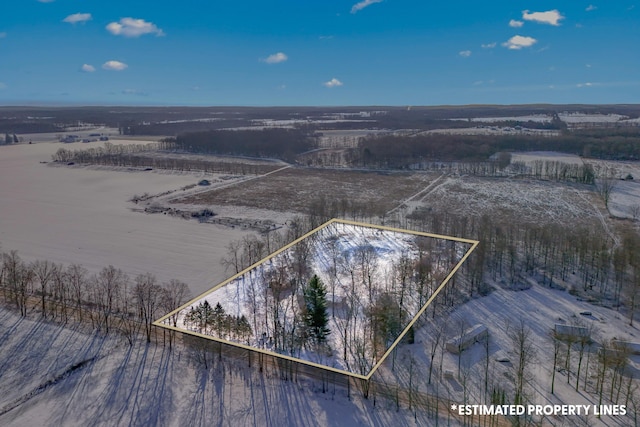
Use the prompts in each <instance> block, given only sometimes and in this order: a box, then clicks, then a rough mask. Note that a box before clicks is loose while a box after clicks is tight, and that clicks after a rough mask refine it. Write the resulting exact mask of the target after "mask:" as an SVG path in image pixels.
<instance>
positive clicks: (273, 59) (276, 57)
mask: <svg viewBox="0 0 640 427" xmlns="http://www.w3.org/2000/svg"><path fill="white" fill-rule="evenodd" d="M287 59H289V57H288V56H287V55H285V54H284V53H282V52H278V53H274V54H273V55H269V56H267V57H266V58H265V59H261V61H264V62H266V63H267V64H278V63H280V62H284V61H286V60H287Z"/></svg>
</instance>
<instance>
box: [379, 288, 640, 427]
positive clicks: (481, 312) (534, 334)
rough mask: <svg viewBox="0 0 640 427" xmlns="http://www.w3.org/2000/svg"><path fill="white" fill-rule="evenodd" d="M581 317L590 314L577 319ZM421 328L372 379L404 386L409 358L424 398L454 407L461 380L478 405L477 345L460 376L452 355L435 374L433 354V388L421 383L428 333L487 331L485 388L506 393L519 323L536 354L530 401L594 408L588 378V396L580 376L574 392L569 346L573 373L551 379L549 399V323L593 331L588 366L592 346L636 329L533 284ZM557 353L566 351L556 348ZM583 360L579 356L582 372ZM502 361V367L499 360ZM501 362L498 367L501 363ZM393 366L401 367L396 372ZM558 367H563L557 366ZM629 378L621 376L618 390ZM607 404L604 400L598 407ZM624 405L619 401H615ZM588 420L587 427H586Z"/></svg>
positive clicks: (632, 362)
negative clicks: (438, 399)
mask: <svg viewBox="0 0 640 427" xmlns="http://www.w3.org/2000/svg"><path fill="white" fill-rule="evenodd" d="M581 313H591V314H590V315H583V314H581ZM423 320H424V321H425V324H424V326H423V327H422V328H420V329H419V330H418V331H417V333H416V343H415V344H413V345H408V344H402V345H401V346H399V347H398V355H397V358H396V369H395V371H393V372H392V370H391V364H390V363H389V362H386V363H385V364H384V365H382V367H381V368H380V370H378V374H379V375H381V376H382V377H383V378H385V379H386V381H389V382H390V381H395V378H400V379H401V383H402V384H403V385H404V386H405V387H408V385H409V378H408V372H407V371H408V367H409V359H410V358H413V360H414V364H415V365H414V367H413V372H420V373H421V374H420V376H419V377H417V378H414V381H413V384H414V385H415V384H416V383H417V384H418V389H419V390H424V391H428V392H430V393H435V392H436V390H437V392H438V393H439V394H440V395H441V396H444V397H448V398H449V399H451V400H454V401H458V402H461V401H463V399H464V392H463V387H462V381H463V379H461V378H464V379H466V381H467V387H468V390H467V393H468V395H467V399H468V401H469V403H471V404H477V403H482V402H483V399H484V392H483V390H484V366H485V354H486V350H485V346H484V343H476V344H474V345H472V346H471V347H470V348H469V349H468V350H465V351H464V352H463V353H462V357H461V361H460V365H461V376H460V377H459V376H458V356H457V355H454V354H451V353H449V352H446V351H445V352H444V353H443V354H442V371H439V365H440V357H441V352H440V349H438V352H437V355H436V358H435V365H436V366H435V368H434V369H435V372H434V374H433V375H434V380H433V384H432V385H427V384H426V376H427V375H426V373H427V372H428V367H429V351H430V348H431V345H432V342H433V339H434V332H435V331H436V329H437V326H438V325H444V333H445V340H448V339H450V338H455V337H456V336H458V335H459V333H460V325H461V324H462V325H463V326H464V327H465V328H468V327H469V326H472V325H476V324H481V325H484V326H486V327H487V328H488V330H489V373H490V381H491V384H492V385H490V386H493V385H498V386H502V387H506V388H507V389H509V388H510V387H512V380H511V379H510V378H513V372H514V371H513V364H514V362H515V360H516V353H515V352H514V346H513V344H512V342H511V340H510V338H509V336H510V335H511V334H513V332H514V331H515V330H516V329H517V327H518V325H519V322H520V321H521V320H522V321H523V322H524V323H525V325H526V327H527V328H528V329H529V330H530V331H531V335H530V339H529V342H530V343H531V344H532V346H533V349H534V352H535V356H534V358H533V360H532V361H531V363H530V364H529V365H528V366H529V367H528V368H527V369H530V373H531V375H530V376H529V379H528V381H527V384H526V386H525V389H526V392H527V395H528V396H529V398H530V399H531V400H530V402H531V403H532V404H538V405H555V404H572V405H577V404H585V405H586V404H588V405H593V404H598V400H597V397H596V396H595V394H594V393H593V391H594V389H595V381H596V380H595V377H593V376H589V378H588V379H587V380H588V386H587V390H588V391H587V392H585V391H584V390H583V385H584V381H585V378H584V372H583V375H582V377H581V379H580V387H579V391H576V390H575V384H576V376H575V370H576V366H577V356H576V354H577V350H576V349H575V348H574V350H573V353H572V354H573V357H574V361H573V362H572V365H571V366H572V370H573V373H572V374H571V376H570V377H569V383H567V374H566V371H565V370H560V372H558V373H557V374H556V378H555V394H551V372H552V367H553V355H554V350H553V342H552V340H551V331H552V329H553V327H554V325H555V324H556V323H560V324H581V325H584V326H585V327H587V328H592V330H593V334H592V337H593V339H594V341H595V343H596V344H594V347H593V348H592V349H591V350H590V356H589V358H590V364H591V367H592V368H593V366H594V363H595V360H596V354H597V347H598V346H599V344H601V343H602V342H604V341H608V340H611V339H612V338H616V339H618V340H622V341H625V340H626V341H630V342H638V341H639V340H640V331H639V330H638V328H637V327H631V326H629V322H628V318H627V317H626V316H625V315H622V314H621V313H618V312H616V311H615V310H612V309H609V308H604V307H599V306H594V305H592V304H589V303H587V302H585V301H581V300H579V299H578V298H576V297H575V296H572V295H570V294H569V293H568V292H565V291H562V290H554V289H549V288H546V287H542V286H539V285H533V286H532V287H531V288H530V289H527V290H524V291H511V290H506V289H496V290H495V291H494V292H492V293H491V294H490V295H488V296H486V297H482V298H476V299H473V300H471V301H469V302H467V303H465V304H462V305H460V306H459V307H457V308H455V310H453V311H452V312H451V313H448V314H446V315H440V316H436V318H435V319H430V318H428V317H425V319H423ZM561 351H562V355H564V352H566V349H565V348H564V347H563V349H562V350H561ZM586 359H587V355H585V356H584V361H583V362H584V363H583V366H582V368H583V369H584V367H585V364H586ZM506 360H509V362H506ZM500 361H502V362H500ZM399 366H400V367H399ZM559 366H563V365H562V363H560V364H559ZM629 366H630V368H629V372H633V373H635V375H637V373H638V369H640V356H637V355H635V356H630V358H629ZM447 371H448V372H450V373H452V374H453V378H450V379H447V378H443V377H442V375H443V373H445V372H447ZM627 381H628V379H627V377H625V386H626V383H627ZM605 403H608V402H605ZM622 403H624V402H622ZM585 422H588V423H585ZM632 422H633V420H632V419H631V418H623V417H611V418H605V419H603V420H602V421H598V420H597V419H596V418H595V417H583V418H582V419H580V418H579V417H557V418H552V417H550V418H547V419H546V420H545V424H544V425H551V423H553V424H554V425H567V426H574V425H575V426H582V425H608V426H628V425H632V424H630V423H632Z"/></svg>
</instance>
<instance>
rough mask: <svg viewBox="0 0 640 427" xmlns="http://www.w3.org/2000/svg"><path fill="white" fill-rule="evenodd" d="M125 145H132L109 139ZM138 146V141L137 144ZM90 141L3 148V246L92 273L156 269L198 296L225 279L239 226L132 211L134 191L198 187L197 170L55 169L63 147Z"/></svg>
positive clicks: (0, 194) (0, 219) (0, 195)
mask: <svg viewBox="0 0 640 427" xmlns="http://www.w3.org/2000/svg"><path fill="white" fill-rule="evenodd" d="M110 142H111V143H115V144H121V143H128V142H129V141H110ZM135 143H140V141H135ZM97 144H99V143H97V142H95V143H90V144H83V143H72V144H62V143H57V142H41V143H37V144H35V143H34V144H19V145H11V146H1V147H0V182H2V183H3V184H2V185H1V186H0V201H1V202H0V245H2V246H1V249H2V250H3V251H8V250H17V251H18V253H19V255H20V256H21V257H23V258H24V259H26V260H35V259H48V260H50V261H54V262H59V263H65V264H70V263H79V264H82V265H83V266H84V267H86V268H87V269H89V270H90V271H91V272H97V271H99V270H100V269H102V268H103V267H106V266H108V265H110V264H111V265H113V266H115V267H116V268H120V269H122V270H123V271H124V272H126V273H128V274H129V275H132V276H134V275H137V274H140V273H145V272H152V273H153V274H155V275H156V276H157V277H158V279H159V280H160V281H167V280H170V279H178V280H181V281H184V282H186V283H187V284H189V286H190V287H191V289H192V292H193V293H194V294H197V293H199V292H203V291H204V290H206V289H210V288H211V287H212V286H213V285H214V284H216V283H219V282H220V281H221V280H223V279H224V278H225V272H224V269H222V268H221V267H220V264H219V262H220V259H221V258H222V257H223V256H224V255H225V253H226V249H225V248H226V246H227V245H228V243H229V242H231V241H234V240H238V239H240V238H242V236H244V235H245V234H246V232H245V231H241V230H240V229H238V228H236V229H231V228H228V227H223V226H215V225H210V224H200V223H198V222H197V221H186V220H180V219H176V218H170V217H168V216H164V215H153V216H150V215H145V214H143V213H137V212H133V211H132V210H131V208H132V207H133V206H135V205H133V204H132V203H131V202H129V201H128V200H130V199H131V197H132V196H133V195H135V194H138V195H140V194H144V193H149V194H158V193H163V192H165V191H170V190H177V189H180V188H181V187H184V186H186V185H189V184H195V183H197V182H198V180H199V179H200V178H201V177H202V174H199V173H169V172H162V171H147V172H123V171H117V172H116V171H111V170H101V169H99V168H85V167H78V166H72V167H67V166H65V167H54V166H52V165H48V164H42V163H40V162H50V161H51V155H52V154H53V153H55V152H56V151H57V150H58V149H59V148H62V147H64V148H67V149H83V148H87V146H89V145H90V146H96V145H97Z"/></svg>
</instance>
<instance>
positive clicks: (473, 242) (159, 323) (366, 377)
mask: <svg viewBox="0 0 640 427" xmlns="http://www.w3.org/2000/svg"><path fill="white" fill-rule="evenodd" d="M334 223H339V224H347V225H354V226H359V227H366V228H374V229H378V230H386V231H392V232H397V233H404V234H413V235H417V236H425V237H433V238H437V239H443V240H451V241H455V242H463V243H469V244H471V245H472V246H471V248H470V249H469V250H468V251H467V252H466V253H465V254H464V256H463V257H462V258H461V259H460V261H459V262H458V263H457V264H456V266H455V267H454V268H453V270H451V272H450V273H449V274H448V275H447V277H446V278H445V279H444V280H443V281H442V283H441V284H440V286H438V288H437V289H436V290H435V291H434V292H433V294H432V295H431V296H430V297H429V299H428V300H427V302H426V303H425V304H424V305H423V306H422V308H421V309H420V310H419V311H418V313H417V314H416V315H415V316H414V317H413V319H412V320H411V321H410V322H409V324H408V325H407V326H406V327H405V328H404V330H403V331H402V333H401V334H400V335H399V336H398V338H396V340H395V341H394V342H393V344H391V346H389V348H388V349H387V351H386V352H385V353H384V355H383V356H382V357H381V358H380V360H379V361H378V363H376V364H375V365H374V366H373V367H372V368H371V370H370V371H369V373H368V374H367V375H361V374H357V373H355V372H350V371H345V370H343V369H338V368H333V367H331V366H326V365H321V364H319V363H315V362H311V361H308V360H303V359H299V358H296V357H291V356H287V355H286V354H280V353H275V352H272V351H268V350H263V349H260V348H256V347H252V346H249V345H245V344H242V343H237V342H233V341H228V340H224V339H220V338H216V337H213V336H210V335H204V334H201V333H198V332H195V331H190V330H187V329H182V328H178V327H175V326H171V325H167V324H164V323H163V322H164V321H165V320H166V319H168V318H169V317H171V316H173V315H174V314H176V313H179V312H180V311H182V310H184V309H185V308H187V307H189V306H191V305H192V304H194V303H195V302H197V301H198V300H200V299H202V298H204V297H205V296H207V295H209V294H211V293H212V292H214V291H215V290H217V289H219V288H221V287H223V286H225V285H227V284H229V283H230V282H232V281H234V280H235V279H237V278H238V277H241V276H243V275H244V274H246V273H248V272H249V271H251V270H253V269H254V268H256V267H257V266H259V265H260V264H262V263H265V262H266V261H268V260H270V259H271V258H274V257H275V256H277V255H279V254H280V253H282V252H284V251H286V250H287V249H289V248H291V247H292V246H294V245H295V244H297V243H299V242H300V241H302V240H304V239H306V238H307V237H309V236H311V235H313V234H315V233H317V232H318V231H320V230H322V229H323V228H326V227H328V226H329V225H331V224H334ZM479 243H480V242H479V241H477V240H470V239H463V238H460V237H452V236H444V235H441V234H432V233H424V232H419V231H412V230H403V229H400V228H393V227H386V226H381V225H373V224H367V223H362V222H356V221H349V220H345V219H337V218H334V219H331V220H329V221H327V222H325V223H324V224H322V225H320V226H319V227H317V228H315V229H313V230H311V231H309V232H308V233H306V234H304V235H303V236H302V237H299V238H297V239H296V240H294V241H293V242H291V243H289V244H288V245H285V246H283V247H282V248H280V249H278V250H277V251H275V252H273V253H271V254H269V255H267V256H266V257H265V258H263V259H261V260H260V261H258V262H256V263H254V264H252V265H251V266H249V267H247V268H245V269H244V270H242V271H241V272H239V273H237V274H235V275H233V276H231V277H230V278H229V279H227V280H225V281H224V282H222V283H220V284H219V285H216V286H214V287H213V288H211V289H209V290H208V291H205V292H203V293H202V294H200V295H198V296H197V297H195V298H193V299H192V300H190V301H189V302H187V303H185V304H183V305H182V306H180V307H179V308H177V309H175V310H173V311H172V312H170V313H169V314H166V315H164V316H162V317H161V318H160V319H158V320H156V321H155V322H153V325H155V326H158V327H161V328H165V329H170V330H174V331H178V332H182V333H185V334H190V335H194V336H197V337H201V338H205V339H208V340H211V341H217V342H220V343H223V344H228V345H231V346H235V347H239V348H243V349H246V350H249V351H254V352H257V353H263V354H266V355H269V356H274V357H279V358H281V359H285V360H290V361H292V362H297V363H302V364H305V365H308V366H313V367H315V368H319V369H323V370H326V371H331V372H336V373H339V374H344V375H349V376H352V377H355V378H359V379H362V380H369V379H370V378H371V376H372V375H373V374H374V373H375V371H376V370H377V369H378V367H380V365H381V364H382V363H383V362H384V361H385V359H386V358H387V356H389V354H390V353H391V352H392V351H393V349H394V348H395V347H396V346H397V345H398V343H399V342H400V341H401V340H402V338H403V337H404V336H405V335H406V333H407V332H408V331H409V329H410V328H411V327H412V326H413V325H414V324H415V322H416V321H417V320H418V318H419V317H420V316H421V315H422V313H424V312H425V310H426V309H427V307H428V306H429V305H430V304H431V303H432V302H433V300H434V299H435V298H436V297H437V296H438V294H439V293H440V291H441V290H442V288H444V286H445V285H446V284H447V283H448V282H449V280H450V279H451V278H452V277H453V275H454V274H455V273H456V271H458V269H459V268H460V267H461V266H462V264H463V263H464V262H465V260H466V259H467V258H468V257H469V255H470V254H471V252H473V250H474V249H475V248H476V247H477V246H478V244H479Z"/></svg>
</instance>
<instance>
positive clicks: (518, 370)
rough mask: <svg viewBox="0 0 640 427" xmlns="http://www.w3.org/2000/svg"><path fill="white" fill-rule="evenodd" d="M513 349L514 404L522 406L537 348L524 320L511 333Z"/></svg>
mask: <svg viewBox="0 0 640 427" xmlns="http://www.w3.org/2000/svg"><path fill="white" fill-rule="evenodd" d="M509 339H510V341H511V347H512V350H513V353H515V355H516V359H515V363H514V366H513V369H514V371H515V372H514V373H515V375H514V379H513V381H514V388H515V396H514V399H513V403H514V404H515V405H522V404H524V402H525V394H524V393H525V390H524V386H525V383H526V382H527V380H528V376H529V367H530V366H529V365H530V364H531V362H533V360H534V359H535V357H536V352H535V348H534V347H533V344H532V341H533V340H532V338H531V329H529V327H528V326H527V325H526V324H525V322H524V320H522V319H521V320H520V322H519V323H518V325H517V326H516V328H515V329H514V330H512V331H511V332H510V333H509Z"/></svg>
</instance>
